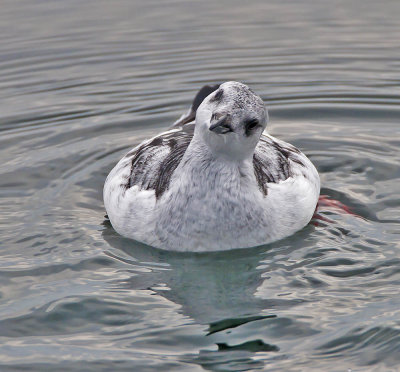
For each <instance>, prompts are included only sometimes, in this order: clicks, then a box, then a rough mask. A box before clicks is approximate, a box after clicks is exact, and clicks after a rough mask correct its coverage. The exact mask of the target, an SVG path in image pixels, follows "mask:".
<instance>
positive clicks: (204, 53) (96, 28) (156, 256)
mask: <svg viewBox="0 0 400 372" xmlns="http://www.w3.org/2000/svg"><path fill="white" fill-rule="evenodd" d="M0 35H1V36H0V197H1V198H0V211H1V212H0V213H1V214H0V222H1V233H0V370H1V371H169V370H171V371H204V370H210V371H245V370H250V371H253V370H269V371H312V370H315V371H348V370H350V369H351V370H352V371H398V370H400V310H399V309H400V294H399V288H400V287H399V284H400V244H399V214H400V213H399V206H400V191H399V189H400V187H399V177H400V170H399V160H400V154H399V144H400V136H399V122H400V106H399V104H400V89H399V83H400V2H399V1H390V0H384V1H380V2H377V1H369V0H367V1H364V0H363V1H361V0H354V1H339V0H334V1H311V0H306V1H287V0H279V1H245V2H244V1H226V0H224V1H218V2H212V1H207V2H200V1H193V2H191V1H190V2H189V1H187V2H185V1H170V2H163V1H158V0H154V1H153V0H152V1H123V0H117V1H92V0H89V1H74V0H72V1H48V0H43V1H39V0H38V1H9V0H6V1H2V2H1V11H0ZM226 80H238V81H243V82H246V83H247V84H249V85H250V86H251V87H252V88H253V90H255V91H256V92H257V93H259V94H260V95H261V96H262V97H263V99H264V100H265V101H266V103H267V105H268V108H269V110H270V119H271V123H270V126H269V131H270V133H271V134H273V135H274V136H277V137H279V138H281V139H283V140H286V141H289V142H291V143H293V144H294V145H296V146H298V147H299V148H301V149H302V150H303V151H304V152H305V153H306V154H307V155H309V157H310V158H311V160H312V161H313V162H314V164H315V165H316V167H317V168H318V170H319V172H320V176H321V181H322V193H323V194H325V195H328V196H330V197H331V198H334V199H336V200H339V201H341V202H342V203H344V204H346V205H347V206H349V207H350V208H351V210H352V211H353V213H355V214H357V215H358V216H355V215H352V214H346V213H341V212H339V211H336V210H335V209H332V208H328V207H324V208H322V210H321V214H322V215H323V216H324V217H325V218H329V219H330V220H331V221H330V222H326V221H325V222H324V221H322V222H320V223H319V225H318V226H314V225H309V226H307V227H306V228H304V229H303V230H302V231H300V232H299V233H297V234H295V235H294V236H292V237H290V238H288V239H285V240H283V241H280V242H277V243H274V244H271V245H268V246H265V247H259V248H254V249H248V250H236V251H231V252H225V253H215V254H176V253H172V252H163V251H160V250H157V249H153V248H150V247H146V246H143V245H141V244H138V243H135V242H133V241H129V240H127V239H124V238H122V237H120V236H118V235H117V234H116V233H115V232H114V231H113V229H112V228H111V227H110V224H109V223H108V222H107V220H106V219H105V218H104V214H105V211H104V207H103V202H102V187H103V183H104V180H105V178H106V176H107V174H108V172H109V171H110V170H111V168H112V167H113V166H114V164H115V163H116V162H117V161H118V160H119V158H120V157H121V156H122V155H123V154H124V153H125V152H127V151H128V150H129V149H130V148H131V147H133V146H135V145H136V144H138V143H139V142H140V141H142V140H143V139H145V138H147V137H149V136H152V135H154V134H156V133H159V132H160V131H162V130H164V129H165V128H167V127H168V126H169V125H170V124H171V123H172V122H173V121H174V120H175V119H176V118H177V117H179V116H180V114H181V113H182V112H183V111H185V110H186V109H187V107H188V106H189V104H190V102H191V100H192V98H193V96H194V94H195V93H196V91H197V90H198V89H199V88H200V87H201V86H202V85H204V84H209V83H219V82H223V81H226Z"/></svg>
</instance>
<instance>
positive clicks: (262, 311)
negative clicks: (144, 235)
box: [102, 221, 293, 362]
mask: <svg viewBox="0 0 400 372" xmlns="http://www.w3.org/2000/svg"><path fill="white" fill-rule="evenodd" d="M103 225H104V226H105V229H104V230H103V232H102V234H103V237H104V239H105V240H106V241H107V242H108V244H109V245H110V246H111V247H112V248H114V250H113V251H112V253H111V252H108V254H109V255H110V256H111V257H113V258H114V259H115V258H118V255H121V253H122V252H123V253H125V254H126V255H128V256H130V257H132V259H133V260H134V263H135V265H137V264H138V263H139V262H142V263H146V264H149V263H158V264H157V265H159V263H160V262H162V263H163V265H164V268H166V269H165V270H162V271H153V272H151V273H148V274H144V275H151V276H152V278H151V280H150V281H152V282H153V284H150V286H149V287H148V288H147V289H150V290H152V291H153V292H154V293H156V294H158V295H160V296H162V297H164V298H166V299H167V300H169V301H172V302H173V303H175V304H178V305H180V312H181V313H182V314H183V315H185V316H187V317H189V318H190V319H192V320H194V321H195V322H196V323H198V324H202V325H205V326H206V327H207V328H206V329H205V331H204V336H205V337H212V336H215V335H216V334H218V337H213V339H215V340H217V339H218V340H219V341H218V342H214V344H215V345H216V346H217V353H226V352H232V351H236V352H237V351H243V352H246V353H256V352H277V351H279V347H278V346H277V345H271V344H269V343H268V342H267V340H260V339H250V340H248V339H246V341H243V342H240V340H239V339H236V338H235V337H231V335H230V334H231V332H232V330H233V329H236V328H238V327H241V326H243V325H246V324H249V323H252V322H258V321H273V320H274V319H277V318H278V315H277V311H278V310H279V309H280V308H284V307H287V306H293V302H292V301H287V300H265V299H261V298H259V297H257V296H256V295H255V293H256V291H257V288H258V287H259V286H260V285H261V284H262V282H263V280H264V279H263V278H262V276H261V274H262V273H263V272H264V271H265V268H264V269H260V268H258V266H259V264H260V261H261V260H262V259H263V256H264V254H265V253H266V252H268V251H269V250H271V249H273V248H270V247H266V246H265V247H256V248H252V249H245V250H244V249H243V250H240V249H238V250H234V251H228V252H214V253H178V252H168V251H163V250H159V249H156V248H153V247H150V246H146V245H144V244H141V243H138V242H134V241H132V240H129V239H125V238H122V237H121V236H119V235H118V234H117V233H116V232H115V231H114V230H113V228H112V227H111V224H110V223H109V221H104V223H103ZM124 256H125V255H124ZM125 262H126V261H125ZM148 284H149V283H148ZM160 284H162V285H160ZM125 285H127V286H129V285H130V284H129V280H128V281H126V282H125ZM132 285H133V284H132ZM143 289H144V288H143ZM247 336H250V335H247ZM232 342H233V343H232ZM210 353H211V354H210ZM214 353H215V351H205V350H202V351H201V352H200V355H201V356H202V358H203V357H205V355H207V357H206V358H211V355H213V354H214ZM211 359H215V357H212V358H211ZM230 361H232V360H231V359H230ZM248 361H251V358H250V359H249V360H248ZM199 362H200V361H199Z"/></svg>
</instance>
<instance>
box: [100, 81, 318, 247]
mask: <svg viewBox="0 0 400 372" xmlns="http://www.w3.org/2000/svg"><path fill="white" fill-rule="evenodd" d="M221 91H222V92H223V93H221ZM218 92H219V93H218ZM217 98H218V99H217ZM221 117H222V119H221ZM226 117H228V119H226ZM254 118H256V119H257V123H259V125H258V126H256V127H255V128H254V129H251V130H246V128H247V127H246V125H247V124H245V123H249V120H251V119H254ZM266 121H267V113H266V110H265V107H264V104H263V103H262V101H261V99H260V98H259V97H258V96H256V95H255V94H254V93H253V92H251V91H250V90H249V89H248V87H246V86H245V85H243V84H240V83H236V82H229V83H225V84H222V85H221V87H220V88H219V89H218V90H217V92H213V93H211V94H210V95H209V96H208V97H207V98H206V99H204V101H203V103H202V104H201V105H200V106H199V108H198V109H197V113H196V124H195V126H194V133H193V130H192V132H190V131H189V132H188V131H187V128H189V126H188V127H187V126H184V127H183V129H182V128H179V129H172V130H170V131H167V132H165V133H162V134H160V135H158V136H156V137H154V138H152V139H150V140H148V141H146V142H145V143H143V144H141V145H139V146H138V147H136V148H135V149H133V150H132V151H130V153H129V154H127V156H125V157H124V158H123V159H121V160H120V162H119V163H118V164H117V165H116V166H115V168H114V169H113V170H112V171H111V173H110V174H109V176H108V177H107V180H106V183H105V185H104V204H105V207H106V210H107V213H108V216H109V218H110V221H111V223H112V225H113V227H114V228H115V230H116V231H117V232H119V233H120V234H121V235H124V236H126V237H129V238H132V239H135V240H138V241H141V242H144V243H146V244H149V245H152V246H155V247H159V248H163V249H168V250H177V251H215V250H226V249H232V248H244V247H251V246H256V245H261V244H265V243H269V242H272V241H275V240H278V239H281V238H284V237H286V236H289V235H291V234H293V233H294V232H296V231H298V230H300V229H301V228H303V227H304V226H305V225H306V224H307V223H308V222H309V221H310V219H311V217H312V215H313V213H314V210H315V207H316V204H317V201H318V196H319V189H320V184H319V176H318V173H317V171H316V169H315V167H314V166H313V164H312V163H311V162H310V161H309V159H308V158H307V157H306V156H305V155H304V154H302V153H301V152H300V151H299V150H297V149H296V148H294V147H293V146H292V145H290V144H288V143H285V142H283V141H280V140H278V139H276V138H274V137H272V136H269V135H267V134H262V132H263V130H264V129H265V126H266ZM213 125H214V127H215V129H213ZM192 126H193V125H192ZM185 128H186V132H185ZM221 128H222V129H221ZM192 129H193V128H192ZM220 132H221V133H220ZM260 137H261V139H260ZM178 150H179V151H178ZM176 154H178V155H176ZM174 162H175V163H174ZM170 168H171V169H170ZM168 170H171V171H170V172H169V173H168ZM135 172H136V173H135ZM160 177H161V178H160ZM160 179H161V180H162V182H160Z"/></svg>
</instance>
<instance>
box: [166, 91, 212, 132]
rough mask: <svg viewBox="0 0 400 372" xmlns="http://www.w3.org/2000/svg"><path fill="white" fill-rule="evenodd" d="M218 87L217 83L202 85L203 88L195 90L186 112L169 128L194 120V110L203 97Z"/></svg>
mask: <svg viewBox="0 0 400 372" xmlns="http://www.w3.org/2000/svg"><path fill="white" fill-rule="evenodd" d="M218 88H219V84H216V85H204V86H203V88H201V89H200V90H199V91H198V92H197V94H196V96H195V97H194V99H193V102H192V105H191V106H190V108H189V110H188V111H187V112H186V113H184V114H182V116H181V117H180V118H179V119H178V120H177V121H176V122H175V123H174V124H172V126H171V128H177V127H180V126H182V125H185V124H188V123H190V122H192V121H194V119H195V118H196V111H197V109H198V107H199V106H200V105H201V103H202V102H203V101H204V98H206V97H207V96H208V95H210V94H211V93H212V92H214V91H216V90H217V89H218Z"/></svg>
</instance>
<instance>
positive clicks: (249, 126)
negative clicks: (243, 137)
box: [246, 119, 258, 130]
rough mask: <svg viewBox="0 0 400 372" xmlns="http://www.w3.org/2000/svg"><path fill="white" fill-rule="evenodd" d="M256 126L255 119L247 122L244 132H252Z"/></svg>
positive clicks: (256, 121)
mask: <svg viewBox="0 0 400 372" xmlns="http://www.w3.org/2000/svg"><path fill="white" fill-rule="evenodd" d="M257 125H258V120H257V119H252V120H249V121H248V122H247V123H246V130H252V129H254V128H255V127H256V126H257Z"/></svg>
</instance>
